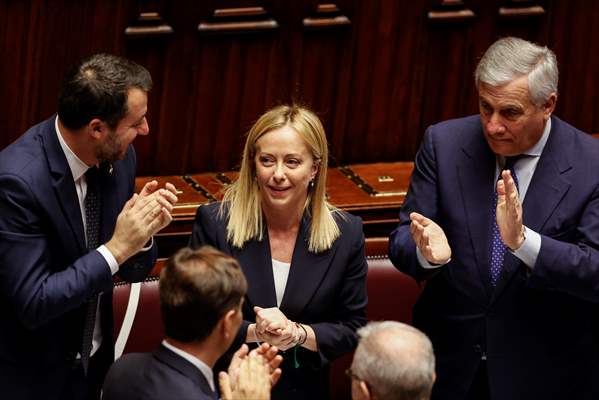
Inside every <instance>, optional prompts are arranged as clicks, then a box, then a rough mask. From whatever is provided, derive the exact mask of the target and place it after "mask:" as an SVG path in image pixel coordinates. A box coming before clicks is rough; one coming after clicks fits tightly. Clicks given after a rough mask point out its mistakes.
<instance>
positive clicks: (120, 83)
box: [58, 54, 152, 129]
mask: <svg viewBox="0 0 599 400" xmlns="http://www.w3.org/2000/svg"><path fill="white" fill-rule="evenodd" d="M132 88H137V89H141V90H143V91H145V92H147V91H149V90H150V89H151V88H152V77H151V76H150V73H149V72H148V70H146V69H145V68H144V67H142V66H141V65H139V64H136V63H134V62H133V61H129V60H126V59H124V58H121V57H117V56H113V55H110V54H94V55H93V56H90V57H88V58H85V59H83V60H81V61H79V62H78V63H77V64H75V65H74V66H73V67H71V69H70V70H69V72H68V73H67V75H66V76H65V79H64V82H63V86H62V90H61V92H60V96H59V98H58V116H59V117H60V120H61V122H62V123H63V124H64V126H66V127H67V128H69V129H80V128H82V127H84V126H85V125H87V124H88V123H89V121H91V120H92V119H94V118H98V119H100V120H102V121H104V122H106V124H108V126H109V127H110V128H111V129H114V128H115V127H116V126H117V124H118V122H119V121H120V120H121V119H122V118H123V117H124V116H125V115H126V114H127V111H128V110H127V92H128V90H129V89H132Z"/></svg>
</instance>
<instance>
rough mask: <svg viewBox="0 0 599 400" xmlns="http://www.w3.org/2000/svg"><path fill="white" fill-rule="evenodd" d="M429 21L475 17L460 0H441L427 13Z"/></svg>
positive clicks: (459, 20) (461, 19) (455, 20)
mask: <svg viewBox="0 0 599 400" xmlns="http://www.w3.org/2000/svg"><path fill="white" fill-rule="evenodd" d="M427 16H428V19H429V21H431V22H461V21H465V20H470V19H472V18H475V17H476V14H474V11H472V10H471V9H470V8H468V7H466V5H465V4H464V2H463V1H462V0H443V1H441V2H440V3H439V4H437V5H435V6H433V9H432V10H430V11H429V12H428V14H427Z"/></svg>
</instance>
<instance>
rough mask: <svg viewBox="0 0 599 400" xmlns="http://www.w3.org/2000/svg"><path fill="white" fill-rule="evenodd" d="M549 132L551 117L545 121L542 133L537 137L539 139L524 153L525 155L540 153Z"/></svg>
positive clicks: (537, 155)
mask: <svg viewBox="0 0 599 400" xmlns="http://www.w3.org/2000/svg"><path fill="white" fill-rule="evenodd" d="M549 132H551V117H550V118H548V119H547V122H546V123H545V129H544V130H543V135H542V136H541V139H539V141H538V142H537V143H535V145H534V146H532V147H531V148H530V149H529V150H528V151H526V152H525V153H524V154H526V155H527V156H535V157H539V156H540V155H541V153H543V149H544V148H545V145H546V144H547V139H549Z"/></svg>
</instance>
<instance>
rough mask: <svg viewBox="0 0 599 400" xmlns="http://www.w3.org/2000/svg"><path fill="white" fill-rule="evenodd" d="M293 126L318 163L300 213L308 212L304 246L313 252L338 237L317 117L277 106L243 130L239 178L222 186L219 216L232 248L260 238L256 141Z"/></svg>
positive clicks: (296, 108) (301, 109)
mask: <svg viewBox="0 0 599 400" xmlns="http://www.w3.org/2000/svg"><path fill="white" fill-rule="evenodd" d="M287 125H288V126H290V127H291V128H293V129H294V130H295V131H296V132H297V133H298V134H299V135H300V137H301V138H302V139H303V140H304V142H305V143H306V145H307V146H308V150H309V151H310V153H311V154H312V157H313V161H314V163H316V164H317V165H318V172H317V173H316V176H315V177H314V180H313V182H314V185H310V186H311V187H309V188H308V196H307V198H306V203H305V204H304V213H306V212H309V213H310V214H311V215H312V225H311V227H310V240H309V244H308V249H309V250H310V251H311V252H313V253H319V252H322V251H325V250H328V249H330V248H331V246H332V245H333V242H334V241H335V239H337V238H338V237H339V234H340V232H339V227H338V226H337V222H336V221H335V218H334V215H333V214H334V213H336V212H337V211H338V210H337V209H336V208H335V207H333V206H331V205H330V204H329V203H328V202H327V201H326V198H325V191H326V181H327V166H328V146H327V139H326V135H325V133H324V128H323V126H322V123H321V122H320V119H319V118H318V117H317V116H316V115H315V114H314V113H313V112H312V111H310V110H308V109H306V108H304V107H301V106H297V105H280V106H277V107H274V108H272V109H270V110H268V111H267V112H266V113H265V114H263V115H262V116H261V117H260V118H259V119H258V121H256V123H255V124H254V126H252V128H251V129H250V130H249V132H248V133H247V138H246V141H245V147H244V149H243V155H242V159H241V169H240V171H239V178H238V179H237V180H236V181H235V182H234V183H233V184H231V185H230V186H229V187H228V188H226V189H225V193H224V198H223V202H222V204H221V207H220V211H219V212H220V215H221V216H222V215H227V216H228V223H227V240H228V241H229V242H230V243H231V244H232V245H233V246H235V247H237V248H241V247H243V245H244V243H245V242H247V241H249V240H252V239H257V240H262V238H263V232H264V223H263V215H262V204H261V197H260V189H259V187H258V183H257V181H256V163H255V160H254V158H255V155H256V141H258V139H260V138H261V137H262V136H263V135H264V134H266V133H268V132H271V131H273V130H275V129H279V128H282V127H284V126H287Z"/></svg>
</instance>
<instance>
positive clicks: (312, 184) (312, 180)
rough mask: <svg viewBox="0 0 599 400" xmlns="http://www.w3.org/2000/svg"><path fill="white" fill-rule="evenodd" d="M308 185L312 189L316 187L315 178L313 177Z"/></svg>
mask: <svg viewBox="0 0 599 400" xmlns="http://www.w3.org/2000/svg"><path fill="white" fill-rule="evenodd" d="M308 186H309V187H310V189H312V188H314V178H312V179H311V180H310V183H309V184H308Z"/></svg>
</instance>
